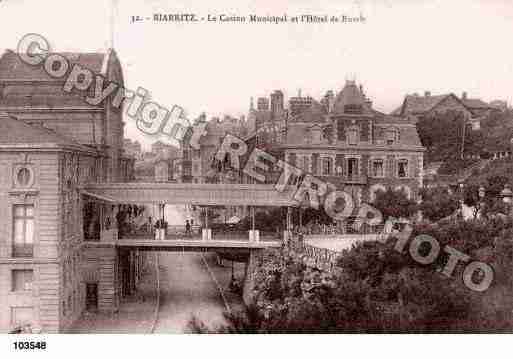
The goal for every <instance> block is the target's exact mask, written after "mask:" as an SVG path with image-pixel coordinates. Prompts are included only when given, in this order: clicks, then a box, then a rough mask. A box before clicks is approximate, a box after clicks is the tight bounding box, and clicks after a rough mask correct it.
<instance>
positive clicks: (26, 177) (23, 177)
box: [16, 167, 32, 188]
mask: <svg viewBox="0 0 513 359" xmlns="http://www.w3.org/2000/svg"><path fill="white" fill-rule="evenodd" d="M31 183H32V172H31V171H30V170H29V169H28V168H27V167H22V168H20V169H19V170H18V173H16V185H17V186H18V187H23V188H26V187H30V185H31Z"/></svg>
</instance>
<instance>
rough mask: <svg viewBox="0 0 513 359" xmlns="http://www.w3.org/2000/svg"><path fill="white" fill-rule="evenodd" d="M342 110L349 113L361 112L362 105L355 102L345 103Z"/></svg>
mask: <svg viewBox="0 0 513 359" xmlns="http://www.w3.org/2000/svg"><path fill="white" fill-rule="evenodd" d="M344 112H345V113H351V114H361V113H362V112H363V106H362V105H356V104H350V105H345V106H344Z"/></svg>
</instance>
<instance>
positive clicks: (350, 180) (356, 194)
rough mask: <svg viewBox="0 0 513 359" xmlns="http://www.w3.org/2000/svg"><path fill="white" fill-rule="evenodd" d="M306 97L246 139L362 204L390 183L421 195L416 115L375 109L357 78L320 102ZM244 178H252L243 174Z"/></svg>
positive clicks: (414, 196) (420, 149)
mask: <svg viewBox="0 0 513 359" xmlns="http://www.w3.org/2000/svg"><path fill="white" fill-rule="evenodd" d="M308 102H309V103H310V105H309V106H308V107H306V108H304V109H303V110H301V111H299V112H295V113H294V114H293V115H292V114H291V113H290V107H289V109H288V113H287V110H285V113H286V115H285V116H284V117H283V118H281V121H280V126H279V127H278V126H275V127H272V125H275V124H274V123H273V122H271V121H270V120H269V121H268V122H265V121H263V122H262V124H261V126H259V127H258V128H256V129H255V131H254V132H253V134H252V136H250V137H249V138H248V139H247V142H248V145H249V147H250V148H252V147H259V148H261V149H265V150H266V151H268V152H270V153H272V154H273V155H275V156H276V157H278V158H280V159H283V160H285V161H286V162H288V163H289V164H292V165H294V166H296V167H298V168H300V169H302V170H303V171H304V172H305V173H309V174H312V175H314V176H316V177H318V178H320V179H323V180H325V181H327V182H329V183H332V184H333V185H335V186H336V188H338V189H340V190H345V191H348V192H349V193H351V194H352V195H353V198H354V200H355V202H356V203H358V204H361V203H363V202H372V201H373V200H374V198H375V195H376V192H377V191H378V190H386V189H388V188H390V189H392V190H397V191H399V190H400V191H404V192H405V193H406V195H407V196H408V197H409V198H411V199H414V200H417V199H418V198H419V196H418V191H419V189H420V188H421V187H422V186H423V166H424V151H425V148H424V147H423V146H422V144H421V142H420V139H419V136H418V133H417V129H416V124H415V122H416V121H415V119H414V118H412V117H409V116H404V117H401V116H391V115H386V114H383V113H381V112H379V111H376V110H375V109H373V107H372V101H370V99H368V98H367V97H366V96H365V94H364V92H363V88H362V87H361V86H357V84H356V83H355V82H354V81H346V83H345V85H344V87H343V88H342V89H341V90H340V91H339V92H338V93H337V94H336V95H335V94H334V93H333V91H328V93H327V94H326V96H325V97H324V98H323V99H322V100H321V101H316V100H314V99H310V100H308ZM251 113H253V115H254V116H256V117H257V116H258V115H259V111H254V110H253V109H252V110H251V111H250V114H251ZM270 125H271V126H270ZM276 179H277V174H276V173H269V174H268V175H267V177H266V181H268V182H272V181H275V180H276ZM241 181H243V182H244V181H251V179H248V178H246V177H244V176H243V177H242V178H241Z"/></svg>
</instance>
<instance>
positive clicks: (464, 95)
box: [461, 92, 467, 100]
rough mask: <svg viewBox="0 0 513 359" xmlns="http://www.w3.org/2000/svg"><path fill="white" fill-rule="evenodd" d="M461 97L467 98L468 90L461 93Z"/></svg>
mask: <svg viewBox="0 0 513 359" xmlns="http://www.w3.org/2000/svg"><path fill="white" fill-rule="evenodd" d="M461 99H462V100H466V99H467V92H463V93H462V94H461Z"/></svg>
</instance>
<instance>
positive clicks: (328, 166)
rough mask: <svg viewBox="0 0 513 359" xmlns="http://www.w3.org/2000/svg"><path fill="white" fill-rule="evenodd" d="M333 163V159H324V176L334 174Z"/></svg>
mask: <svg viewBox="0 0 513 359" xmlns="http://www.w3.org/2000/svg"><path fill="white" fill-rule="evenodd" d="M332 167H333V166H332V161H331V158H323V159H322V175H323V176H329V175H331V173H332V171H333V170H332Z"/></svg>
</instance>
